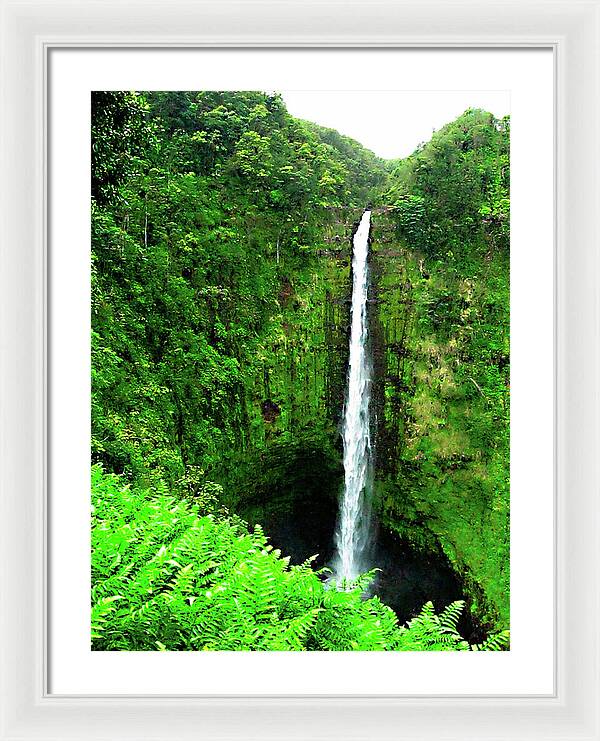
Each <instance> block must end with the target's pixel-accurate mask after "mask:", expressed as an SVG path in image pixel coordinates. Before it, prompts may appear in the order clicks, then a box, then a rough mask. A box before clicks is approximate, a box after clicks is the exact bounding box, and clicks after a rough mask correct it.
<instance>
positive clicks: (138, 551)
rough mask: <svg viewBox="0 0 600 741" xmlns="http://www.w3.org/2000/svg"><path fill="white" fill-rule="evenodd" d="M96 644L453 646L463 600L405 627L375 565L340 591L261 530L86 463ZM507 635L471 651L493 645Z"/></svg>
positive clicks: (143, 647)
mask: <svg viewBox="0 0 600 741" xmlns="http://www.w3.org/2000/svg"><path fill="white" fill-rule="evenodd" d="M92 500H93V516H92V520H93V529H92V548H93V551H92V617H91V625H92V631H91V638H92V648H93V649H94V650H101V651H102V650H103V651H114V650H128V651H157V650H160V651H183V650H192V651H197V650H221V651H307V650H317V651H392V650H393V651H457V650H458V651H463V650H470V649H471V647H470V646H469V644H468V643H467V642H466V641H464V640H463V639H462V638H461V636H460V635H459V633H458V630H457V625H458V620H459V618H460V614H461V611H462V608H463V603H462V602H454V603H452V604H451V605H449V606H448V607H446V609H445V610H443V611H442V613H441V614H440V615H436V614H435V611H434V609H433V605H432V604H431V603H430V602H429V603H427V604H426V605H425V606H424V607H423V610H422V611H421V613H420V614H419V615H418V616H417V617H415V618H414V619H413V620H411V621H410V622H409V623H408V624H407V625H405V626H400V625H398V619H397V617H396V615H395V613H394V612H393V611H392V610H391V609H390V608H389V607H387V606H386V605H384V604H383V603H382V602H381V600H379V598H378V597H370V598H368V599H367V598H365V594H364V593H365V591H366V590H367V589H368V586H369V584H370V583H371V582H372V580H373V578H374V576H375V571H376V570H373V571H371V572H369V573H367V574H364V575H362V576H361V577H359V578H358V579H357V580H356V581H355V582H353V583H350V584H345V585H343V586H344V589H342V590H338V589H337V588H335V585H332V584H327V583H326V581H325V580H326V571H325V570H321V571H315V570H313V568H312V565H311V560H310V559H309V560H308V561H307V562H305V563H304V564H302V565H300V566H290V565H289V559H287V558H284V557H282V556H281V553H280V552H279V551H278V550H276V549H273V548H272V546H271V545H269V543H268V539H267V537H266V536H265V535H264V533H263V531H262V529H261V528H260V527H258V526H257V527H255V528H254V529H253V530H252V531H250V532H249V531H248V529H247V527H246V526H245V524H244V523H242V522H241V521H240V520H239V519H237V518H230V517H227V516H223V517H222V518H220V519H219V518H216V517H215V516H214V515H204V516H200V513H199V511H198V509H197V507H195V505H193V504H189V503H186V502H183V501H177V500H175V499H174V498H173V497H171V496H170V495H169V493H168V492H167V491H166V490H165V489H164V487H158V489H157V490H155V491H153V492H147V491H133V490H132V489H130V488H129V487H128V486H126V485H123V483H122V482H121V480H120V479H119V477H118V476H115V475H112V474H109V475H107V474H104V473H103V472H102V470H101V469H100V467H98V466H95V467H94V468H93V469H92ZM507 645H508V634H507V633H502V634H499V635H497V636H491V637H490V638H489V639H488V640H487V641H485V642H484V643H482V644H480V645H479V646H474V647H473V649H474V650H478V651H482V650H485V651H489V650H502V649H504V648H506V647H507Z"/></svg>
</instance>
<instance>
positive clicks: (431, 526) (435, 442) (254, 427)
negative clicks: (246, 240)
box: [223, 209, 509, 627]
mask: <svg viewBox="0 0 600 741" xmlns="http://www.w3.org/2000/svg"><path fill="white" fill-rule="evenodd" d="M359 217H360V213H359V212H355V211H351V212H346V213H343V212H340V213H337V214H335V218H334V219H332V224H331V225H330V226H329V227H328V228H327V229H326V230H324V237H323V243H322V245H321V246H320V247H319V248H318V250H316V251H315V253H314V255H313V256H312V257H311V259H310V260H308V261H307V262H306V265H305V266H304V267H303V268H302V269H301V270H298V269H296V270H294V271H293V272H290V273H289V274H287V275H286V276H285V278H284V279H283V280H282V282H281V287H280V293H279V299H278V304H279V307H280V310H279V313H278V314H276V315H274V316H273V318H272V322H271V326H270V330H269V332H268V334H267V335H266V336H265V337H264V341H263V343H262V352H263V358H262V372H261V373H260V374H258V375H256V376H255V377H253V378H252V379H251V381H250V382H249V384H248V386H247V389H246V418H247V426H246V436H245V440H244V445H243V448H242V449H241V450H239V451H234V452H232V453H231V454H230V455H229V456H228V458H227V459H226V461H225V464H224V467H223V470H224V471H226V474H224V477H223V483H226V486H225V490H226V491H229V492H234V495H233V497H232V499H231V505H232V507H233V508H234V509H235V510H236V511H239V512H240V513H241V514H242V515H243V516H245V517H247V518H248V519H249V520H250V521H251V522H260V523H261V524H262V525H264V527H265V531H266V532H267V533H268V534H269V535H270V536H271V537H272V539H273V541H274V542H275V543H276V544H277V545H282V546H284V547H285V550H286V552H288V553H289V554H290V555H291V556H292V557H293V558H295V559H296V560H302V558H305V557H307V556H309V555H312V553H313V552H317V550H315V547H317V548H318V552H319V554H320V559H319V560H320V562H321V563H325V562H326V561H327V559H328V557H329V556H330V554H331V547H332V542H333V528H334V523H335V513H336V508H337V498H338V496H339V492H340V487H341V484H342V476H343V471H342V467H341V439H340V435H339V422H340V417H341V413H342V408H343V401H344V390H345V382H346V367H347V353H348V327H349V311H350V304H349V297H350V290H351V274H350V258H351V251H350V247H351V236H352V230H353V226H354V225H355V224H356V221H357V219H358V218H359ZM371 242H372V246H371V250H372V251H371V258H370V269H371V276H372V287H371V294H370V297H369V314H370V329H371V344H372V347H371V349H372V352H373V362H374V389H373V406H372V410H373V419H372V424H373V432H374V436H373V437H374V440H375V471H376V483H375V511H376V514H377V516H378V519H379V521H380V524H381V527H382V528H383V529H384V530H385V531H387V532H392V533H395V534H396V535H397V536H398V537H399V539H400V541H401V543H402V547H403V548H404V549H409V550H410V551H411V552H413V553H420V554H422V556H423V558H431V557H432V556H433V557H435V556H436V555H437V557H439V558H441V559H443V560H444V562H446V561H447V562H449V563H450V564H451V566H452V567H453V569H454V570H455V571H456V573H457V574H459V575H460V578H461V580H462V582H463V585H464V591H465V593H466V594H467V595H468V597H469V598H470V601H471V608H472V611H473V613H474V615H475V616H476V617H477V618H478V619H479V620H480V621H482V622H483V623H487V624H489V625H493V626H494V627H499V626H501V627H506V625H507V624H508V544H509V541H508V497H507V487H508V471H507V466H508V458H507V429H504V427H503V424H504V423H503V421H502V420H500V419H497V415H498V413H499V412H498V410H499V409H500V410H502V408H503V405H505V404H507V397H508V389H507V388H506V387H504V388H505V394H504V395H503V396H502V394H501V396H502V398H499V397H498V398H491V396H489V394H491V391H490V388H491V387H490V386H489V384H488V385H487V386H486V384H485V378H483V379H482V377H481V373H482V367H483V368H484V369H487V360H486V358H482V357H479V356H478V355H477V342H478V341H479V339H480V335H481V333H482V332H484V331H488V332H489V331H491V330H489V328H488V329H487V330H486V329H485V327H486V326H487V325H486V324H485V322H486V321H489V318H490V315H491V314H493V312H494V311H501V308H502V307H501V303H502V298H501V292H500V293H499V288H498V285H497V284H498V281H500V282H502V280H506V281H507V278H508V275H507V272H506V271H505V268H506V266H505V265H504V264H503V262H502V261H503V258H502V257H501V256H500V255H496V254H491V255H487V256H486V255H484V256H483V257H482V258H481V260H479V259H478V260H476V261H475V264H474V265H473V266H471V269H470V272H471V275H470V277H469V276H465V275H462V273H461V271H460V270H458V271H455V272H454V273H452V276H451V278H448V276H447V275H446V267H447V266H445V265H442V264H439V263H438V264H433V263H432V262H431V261H429V262H428V261H427V260H425V259H424V258H423V256H421V255H419V254H418V253H416V252H414V251H413V250H411V249H410V248H409V247H408V246H407V245H406V244H403V243H402V241H401V240H399V239H398V238H397V236H396V232H395V225H394V222H393V218H392V215H391V214H389V213H386V212H385V211H382V210H381V209H375V210H374V213H373V230H372V235H371ZM463 272H464V271H463ZM503 276H504V277H503ZM492 288H493V289H494V290H495V291H496V294H497V295H496V294H494V296H495V298H493V300H492V299H490V291H491V290H492ZM502 295H503V294H502ZM505 308H506V315H505V316H503V318H502V317H500V318H502V321H507V316H508V313H507V312H508V308H507V307H505ZM497 323H498V322H497ZM500 324H502V322H500ZM478 338H479V339H478ZM488 339H489V338H488ZM496 339H497V340H498V342H497V343H496V344H497V345H498V350H497V356H498V357H497V358H496V366H495V369H493V370H494V372H495V373H496V374H498V373H500V374H502V373H507V369H506V368H504V367H503V362H504V361H503V357H504V356H503V354H502V348H501V347H500V345H501V342H500V339H499V338H496ZM486 341H487V340H486ZM494 341H495V340H494ZM492 344H493V343H492ZM486 373H487V370H486ZM494 388H495V387H494ZM494 425H496V432H497V434H495V433H494V429H493V428H494ZM486 436H487V437H486ZM503 436H504V437H503ZM486 440H488V444H487V445H486V442H485V441H486ZM499 489H500V490H499ZM399 566H400V564H399Z"/></svg>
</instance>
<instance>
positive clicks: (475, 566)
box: [92, 92, 509, 650]
mask: <svg viewBox="0 0 600 741" xmlns="http://www.w3.org/2000/svg"><path fill="white" fill-rule="evenodd" d="M92 127H93V128H92V175H93V180H92V196H93V198H92V297H93V302H92V329H93V337H92V369H93V370H92V372H93V377H92V391H93V395H92V396H93V400H92V460H93V462H94V463H99V464H101V465H102V467H103V468H104V470H105V471H106V472H108V475H107V476H105V475H102V474H101V473H99V472H98V471H96V473H95V479H94V492H95V493H94V505H95V513H94V557H93V561H94V571H93V580H94V600H95V605H96V607H95V610H96V613H97V614H99V615H100V618H99V619H100V621H101V622H100V623H98V625H99V626H100V628H101V630H100V631H99V632H98V637H97V638H95V639H94V646H95V647H96V648H100V649H102V648H111V649H115V648H125V647H127V646H130V647H134V648H154V647H156V648H159V647H160V645H165V646H167V647H171V648H200V647H209V648H215V647H219V646H217V645H216V644H214V643H211V639H210V637H209V636H208V635H205V636H204V638H202V637H201V636H200V637H199V635H198V631H197V630H196V628H195V627H194V625H195V622H194V621H197V620H199V619H200V618H199V615H200V613H199V612H197V610H200V605H203V607H202V609H203V610H204V609H205V608H206V604H205V601H206V592H211V595H212V593H213V590H217V591H216V593H217V594H220V593H221V589H220V588H221V587H224V588H225V590H226V591H227V590H229V589H230V585H231V583H232V582H231V579H232V578H233V576H234V575H235V573H236V571H235V569H236V568H237V567H236V566H235V564H236V563H238V564H248V568H252V569H259V570H260V569H263V568H264V569H266V571H265V573H267V572H268V573H269V574H270V575H269V576H268V580H269V581H270V580H271V579H273V580H275V582H276V584H277V586H276V594H277V595H279V596H278V597H277V598H276V600H275V602H273V603H272V604H271V603H269V610H271V609H272V612H270V613H269V614H270V616H271V617H269V619H268V620H267V622H268V623H269V626H270V627H268V628H267V627H266V625H265V623H264V613H263V612H261V610H262V607H261V604H262V603H261V599H262V597H261V596H260V594H259V592H260V591H261V590H258V591H257V590H254V592H252V593H249V592H248V593H245V598H247V599H248V600H249V601H248V605H247V606H248V615H247V617H248V620H249V621H250V622H249V623H247V624H246V623H245V627H244V628H243V630H242V628H240V626H239V625H238V626H233V625H231V626H227V625H225V623H222V622H218V621H217V622H216V623H215V625H216V626H218V629H217V628H215V630H217V632H219V631H223V630H229V629H230V630H231V640H232V641H233V642H234V643H235V646H236V647H243V645H244V641H248V640H250V638H249V636H252V635H258V634H260V636H261V641H262V640H264V644H262V647H263V648H277V647H279V648H282V647H288V648H289V647H295V648H323V647H325V648H334V647H336V646H337V647H352V648H356V647H357V646H356V645H355V643H356V642H358V644H357V645H359V646H362V647H363V648H364V647H373V648H374V647H376V646H375V644H376V643H377V645H378V647H380V648H402V646H411V647H413V648H414V647H415V646H416V643H418V641H415V640H412V638H411V639H410V640H408V639H407V640H408V642H404V643H403V641H404V640H405V639H403V638H400V637H399V636H400V635H401V634H402V635H403V633H402V629H400V628H398V627H397V626H396V624H395V623H394V621H393V620H392V622H389V621H390V620H391V618H390V617H389V615H388V612H387V611H386V609H387V608H384V607H382V606H381V605H380V603H378V602H377V601H376V600H375V601H372V600H368V601H366V602H363V603H361V601H360V598H359V595H355V597H348V598H347V601H346V602H344V607H343V610H344V611H346V610H347V611H348V620H349V621H350V622H349V623H348V625H350V623H351V625H352V626H353V627H352V628H348V630H349V631H350V632H349V633H348V634H346V633H344V631H342V629H341V628H340V633H339V634H338V635H337V636H336V637H334V638H330V640H331V643H330V644H328V645H325V644H324V643H323V642H319V641H321V639H320V638H318V635H320V634H319V629H318V626H319V625H322V624H323V621H327V620H331V619H332V618H331V615H332V614H333V613H335V614H336V615H338V614H339V610H340V609H342V608H340V607H339V604H341V603H338V602H336V599H338V598H337V597H335V593H332V592H330V591H327V590H324V589H323V585H322V584H321V581H320V580H319V578H318V577H316V576H314V571H311V568H310V567H309V566H305V567H304V568H303V569H299V570H294V569H289V568H288V566H287V565H286V564H285V562H284V560H283V559H281V558H280V557H279V556H277V555H273V554H272V553H270V552H269V555H265V556H264V557H263V556H262V555H260V554H262V552H263V551H265V552H267V549H266V548H265V542H264V540H262V538H263V536H262V535H260V534H255V535H247V536H246V535H245V533H246V528H245V525H243V524H242V523H241V522H240V521H239V518H238V516H241V517H243V518H245V519H246V520H249V521H250V522H251V523H252V524H254V523H258V524H260V525H262V526H263V528H264V531H265V533H266V535H267V536H269V535H273V537H274V538H276V539H277V540H279V541H280V542H285V543H288V544H289V547H290V549H291V550H292V551H294V553H295V552H296V551H297V553H298V554H300V555H301V556H302V559H303V558H304V557H305V556H308V555H311V554H312V553H313V552H316V550H312V549H313V547H316V545H317V544H318V549H317V550H318V551H319V552H320V553H321V555H322V556H323V554H324V549H326V548H327V547H330V542H331V536H332V532H331V527H332V523H331V517H332V513H335V506H336V500H337V496H338V493H339V485H340V480H341V476H342V473H343V472H342V468H341V447H340V446H341V441H340V438H339V432H338V425H339V420H340V414H341V410H342V406H343V399H344V386H345V375H346V364H347V331H348V322H349V304H348V296H349V290H350V279H351V276H350V249H349V248H350V242H349V239H350V236H351V233H352V227H353V225H354V224H355V223H356V220H357V219H358V218H359V216H360V213H361V211H362V210H363V208H364V206H365V205H366V204H367V203H372V204H373V206H374V208H375V211H374V216H373V223H374V229H373V244H372V260H371V263H372V275H373V298H374V299H375V300H374V301H373V303H372V304H371V308H370V319H371V325H372V329H373V350H374V354H375V366H376V367H375V370H376V378H375V384H374V385H375V388H376V389H377V394H378V396H377V398H376V400H375V404H376V409H377V421H376V423H375V422H374V424H376V431H377V435H376V439H377V471H376V474H377V508H378V514H379V516H380V518H381V520H382V523H383V525H384V526H385V527H386V528H388V529H389V530H392V531H394V532H397V533H399V534H400V535H401V537H402V539H403V542H405V543H408V545H409V546H410V547H411V548H413V549H414V548H421V549H423V552H424V553H425V552H427V553H428V554H432V553H433V554H438V555H439V557H440V558H443V559H445V560H447V561H448V562H449V563H450V564H451V565H452V567H453V568H454V569H455V570H456V572H457V574H458V577H459V578H460V580H461V581H462V582H463V583H464V592H465V596H466V597H467V600H468V602H469V605H470V607H471V609H472V610H473V612H474V614H475V616H476V617H477V618H478V620H479V621H481V622H483V623H484V625H487V626H488V627H491V628H494V629H504V628H506V627H508V574H509V569H508V480H507V468H508V390H507V383H508V124H507V122H497V121H495V120H494V119H493V118H492V117H491V116H490V115H489V114H486V113H483V112H479V111H472V112H467V113H466V114H465V115H464V116H463V117H461V118H460V119H458V121H457V122H454V123H453V124H451V125H449V126H448V127H445V129H443V130H442V131H440V132H438V134H436V135H435V136H434V138H433V140H432V142H430V143H429V144H427V145H425V146H424V147H423V148H422V149H421V150H420V151H418V152H416V153H415V154H414V155H413V156H412V157H410V158H408V159H407V160H405V161H402V162H400V163H395V164H394V166H393V167H389V166H388V165H386V163H383V162H382V161H381V160H379V159H378V158H377V157H375V155H373V154H372V153H371V152H369V151H368V150H366V149H364V147H362V146H361V145H360V144H358V143H356V142H353V141H352V140H350V139H348V138H347V137H343V136H341V135H340V134H338V133H337V132H334V131H331V130H327V129H323V128H321V127H318V126H316V125H314V124H311V123H309V122H303V121H299V120H297V119H294V118H292V117H291V116H290V115H289V114H288V113H287V111H286V109H285V106H284V105H283V102H282V100H281V98H280V97H279V96H277V95H266V94H263V93H257V92H244V93H219V92H208V93H187V92H181V93H147V94H133V93H95V94H94V96H93V101H92ZM384 206H385V207H387V208H386V209H383V210H382V208H383V207H384ZM112 474H117V475H118V477H119V478H118V479H116V478H114V477H113V476H112ZM125 484H128V485H129V486H130V488H129V489H127V488H124V487H125ZM141 512H145V513H146V514H145V515H144V516H143V517H142V516H141V514H139V513H141ZM234 513H235V514H234ZM138 514H139V516H138ZM171 515H172V517H171ZM207 517H208V518H209V519H206V518H207ZM169 523H170V524H169ZM292 531H293V532H292ZM109 533H115V536H114V537H109ZM307 533H308V535H307ZM179 538H183V542H184V543H185V547H184V548H183V550H178V551H177V554H180V555H181V558H180V555H177V554H175V551H173V552H171V550H170V549H177V548H179V545H178V544H179V540H178V539H179ZM203 538H205V539H206V542H207V543H210V544H212V545H210V547H211V548H214V550H213V551H211V555H210V556H206V558H208V560H209V561H210V563H213V566H211V567H210V569H216V572H218V574H217V575H216V574H209V571H210V569H209V570H208V571H206V572H202V571H201V570H198V569H200V567H199V566H198V568H196V567H195V566H191V564H195V563H199V562H200V561H199V560H198V559H200V553H201V550H202V543H201V541H202V539H203ZM298 538H299V541H298V542H296V539H298ZM225 545H227V547H228V548H233V549H234V552H235V553H236V554H237V561H235V562H234V561H232V560H229V561H227V562H225V560H224V556H223V555H222V554H223V548H224V547H225ZM163 546H164V548H165V549H166V550H164V551H162V547H163ZM207 547H208V546H207ZM307 548H308V549H309V551H308V552H306V549H307ZM167 553H170V555H169V557H168V558H167V556H166V554H167ZM174 554H175V555H174ZM219 554H221V555H219ZM257 554H258V555H257ZM302 554H304V555H302ZM205 555H206V554H205ZM182 559H183V560H182ZM257 559H258V560H257ZM296 560H298V558H297V559H296ZM145 561H146V562H151V563H153V564H155V565H156V571H152V569H153V568H154V567H152V568H150V567H149V571H148V570H147V571H144V570H143V569H141V568H140V564H141V563H142V562H145ZM243 568H246V566H244V567H243ZM179 569H182V570H183V571H182V572H181V573H180V571H179ZM232 569H233V571H232ZM150 572H152V574H151V575H150ZM253 573H254V572H253ZM261 573H262V572H261ZM207 574H209V575H208V576H207ZM235 578H236V579H237V576H236V577H235ZM143 579H151V580H153V583H155V584H156V585H157V586H156V590H155V591H154V587H152V589H153V592H152V597H151V598H147V597H145V596H144V597H143V599H142V597H141V592H140V590H141V585H143ZM174 579H175V582H176V586H172V585H174V584H175V582H174V581H173V580H174ZM275 582H274V583H275ZM144 583H145V582H144ZM235 584H236V587H235V589H236V590H238V589H242V591H243V587H241V586H240V584H241V582H239V581H236V582H235ZM297 584H300V585H301V586H297ZM170 585H171V586H170ZM307 585H310V588H311V589H313V590H314V595H315V596H314V600H313V598H312V597H311V600H312V601H311V600H309V601H308V602H307V601H306V594H305V593H304V592H303V590H304V589H305V588H307ZM296 588H297V589H298V590H299V592H298V594H297V597H298V605H299V606H298V609H297V610H295V611H294V610H290V611H288V612H285V611H283V612H282V609H283V608H282V605H281V603H280V601H278V600H280V599H282V597H281V595H282V594H283V592H284V591H285V590H288V591H289V590H292V592H293V593H294V594H296V592H294V591H293V590H296ZM198 590H204V591H203V592H202V594H201V593H200V591H198ZM267 591H268V590H267ZM237 593H238V592H236V594H237ZM269 594H270V592H269ZM159 595H162V596H159ZM202 595H204V596H202ZM263 596H264V595H263ZM154 597H156V601H153V600H154ZM113 598H115V599H113ZM117 598H118V599H117ZM171 598H172V599H171ZM191 598H193V599H191ZM199 598H201V600H200V601H199V602H198V601H197V599H199ZM190 599H191V601H190ZM208 599H212V596H211V598H208ZM339 599H340V600H341V601H342V602H343V601H344V597H343V596H341V597H339ZM149 603H151V604H149ZM309 603H310V604H309ZM193 605H196V607H195V608H193ZM361 605H362V606H361ZM365 605H366V607H364V606H365ZM221 608H222V609H225V610H226V609H228V608H227V603H223V604H222V605H221ZM221 608H219V609H221ZM332 610H333V613H331V611H332ZM136 611H141V612H140V613H139V614H138V612H136ZM96 613H95V614H96ZM217 613H218V614H219V615H220V614H221V613H219V612H218V610H217ZM217 613H215V614H217ZM142 614H145V615H146V617H143V618H142V617H141V616H142ZM202 614H204V613H202ZM261 616H262V617H261ZM171 618H172V623H171V622H169V621H170V620H171ZM203 619H204V618H203ZM221 619H222V618H221V617H219V618H218V620H221ZM371 619H374V620H378V619H381V620H383V621H384V622H385V625H386V626H387V627H386V628H385V630H383V629H382V630H383V632H382V633H377V636H376V637H375V638H373V640H374V643H373V645H372V646H371V645H369V646H367V644H365V643H364V641H365V640H367V639H366V638H365V637H364V636H363V637H362V638H357V636H359V634H361V631H364V630H366V629H367V628H366V627H365V626H366V625H367V623H369V621H370V620H371ZM432 619H433V618H432ZM102 620H104V622H102ZM215 620H217V618H215ZM148 621H149V622H150V623H151V624H152V625H153V626H154V627H153V628H152V629H149V622H148ZM269 621H271V622H269ZM365 621H366V622H365ZM434 622H435V621H434ZM369 624H370V623H369ZM161 625H170V626H171V627H169V628H168V630H166V629H165V631H163V629H162V628H161V627H160V626H161ZM257 625H258V626H259V627H256V626H257ZM292 625H293V626H296V627H291V626H292ZM182 626H183V627H182ZM185 626H187V628H186V627H185ZM344 630H345V629H344ZM161 631H162V632H161ZM240 631H241V632H240ZM253 631H258V633H255V632H253ZM297 631H298V632H297ZM398 631H400V633H398ZM167 634H168V635H167ZM143 635H147V638H144V639H142V638H141V636H143ZM350 635H351V636H352V637H351V638H349V637H348V636H350ZM414 635H415V634H413V638H414ZM109 636H111V637H109ZM286 636H287V637H286ZM344 636H346V637H344ZM167 639H168V640H167ZM288 639H289V641H288ZM437 640H438V639H437V638H436V639H435V641H437ZM144 641H146V642H144ZM148 641H149V642H150V643H148ZM286 641H288V642H287V643H286ZM435 641H434V642H433V643H432V642H428V641H427V640H425V639H423V642H422V645H421V648H424V649H428V648H429V649H431V648H432V646H433V645H434V643H435ZM294 642H295V643H294ZM378 642H379V643H378ZM292 643H293V644H294V645H293V646H292V645H291V644H292ZM159 644H160V645H159ZM436 645H437V644H436ZM221 647H224V646H221ZM416 647H418V646H416ZM404 650H410V649H406V648H405V649H404Z"/></svg>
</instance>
